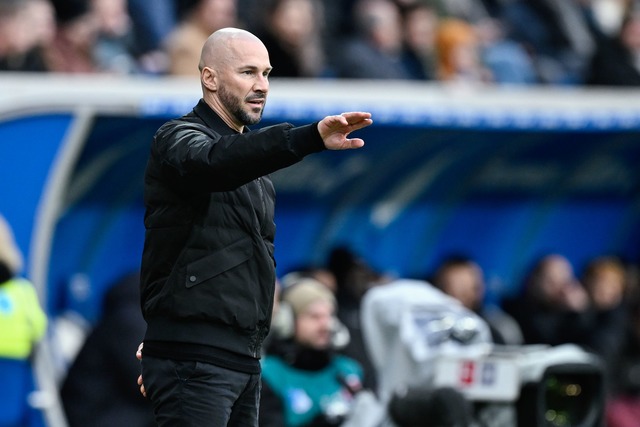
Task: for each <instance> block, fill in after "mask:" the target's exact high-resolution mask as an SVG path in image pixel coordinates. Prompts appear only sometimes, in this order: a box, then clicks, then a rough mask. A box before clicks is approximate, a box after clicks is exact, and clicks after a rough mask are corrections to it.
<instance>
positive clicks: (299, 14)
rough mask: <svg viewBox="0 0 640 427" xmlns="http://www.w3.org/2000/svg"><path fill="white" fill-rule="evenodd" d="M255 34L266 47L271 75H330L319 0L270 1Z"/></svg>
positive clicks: (264, 6)
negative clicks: (271, 66)
mask: <svg viewBox="0 0 640 427" xmlns="http://www.w3.org/2000/svg"><path fill="white" fill-rule="evenodd" d="M263 10H264V13H263V19H262V21H261V23H260V25H259V28H257V29H256V31H255V32H256V33H257V34H258V36H259V37H260V39H261V40H262V41H263V42H264V44H265V46H267V49H268V50H269V59H270V61H271V65H273V71H272V72H271V76H273V77H330V76H332V72H331V71H330V70H329V68H328V67H327V65H326V60H325V51H324V44H323V36H322V31H323V28H322V26H321V25H322V23H323V22H324V18H323V9H322V3H320V2H319V1H318V0H269V1H268V2H266V3H264V5H263Z"/></svg>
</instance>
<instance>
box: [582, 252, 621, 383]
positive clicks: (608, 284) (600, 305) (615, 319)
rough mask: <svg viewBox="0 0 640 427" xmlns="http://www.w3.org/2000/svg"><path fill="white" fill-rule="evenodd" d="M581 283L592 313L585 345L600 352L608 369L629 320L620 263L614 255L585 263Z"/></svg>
mask: <svg viewBox="0 0 640 427" xmlns="http://www.w3.org/2000/svg"><path fill="white" fill-rule="evenodd" d="M582 283H583V285H584V287H585V289H586V291H587V295H588V296H589V302H590V309H591V311H592V315H593V320H592V322H593V326H592V328H591V331H590V333H589V335H588V341H587V342H586V345H587V346H588V347H589V348H590V349H591V350H592V351H594V352H595V353H597V354H599V355H600V356H602V358H603V360H604V362H605V367H606V368H607V369H608V371H609V373H611V372H612V371H613V368H614V366H615V364H616V363H617V360H618V357H619V355H620V352H621V349H622V346H623V345H624V340H625V338H626V327H627V325H628V323H629V318H628V307H627V304H626V303H625V302H624V296H625V293H626V271H625V268H624V265H623V264H622V262H620V261H619V260H618V259H617V258H615V257H599V258H595V259H593V260H591V261H590V262H589V263H588V264H587V266H586V267H585V270H584V274H583V277H582Z"/></svg>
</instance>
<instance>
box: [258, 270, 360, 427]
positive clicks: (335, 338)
mask: <svg viewBox="0 0 640 427" xmlns="http://www.w3.org/2000/svg"><path fill="white" fill-rule="evenodd" d="M281 292H282V294H281V295H282V298H281V301H280V304H279V308H278V310H277V312H276V314H275V316H274V319H273V323H272V333H271V334H272V339H271V342H270V345H269V347H268V348H267V350H266V355H265V356H264V358H263V359H262V377H263V383H262V398H261V404H260V426H261V427H272V426H273V427H276V426H277V427H283V426H284V427H303V426H304V427H312V426H313V427H321V426H338V425H340V424H342V423H343V422H344V420H345V419H346V418H347V417H348V414H349V411H350V408H351V405H352V403H353V401H354V396H355V394H356V393H357V392H358V391H360V390H361V389H362V375H363V374H362V367H361V366H360V364H359V363H358V362H357V361H355V360H354V359H351V358H349V357H346V356H343V355H340V354H337V353H336V350H337V349H339V348H340V347H343V346H344V345H346V343H347V342H348V340H349V333H348V331H347V329H346V328H345V327H344V325H341V324H340V322H339V321H338V319H337V317H336V313H335V311H336V307H337V306H336V299H335V297H334V295H333V293H332V292H331V290H329V289H328V288H327V287H326V286H325V285H323V284H322V283H320V282H319V281H317V280H315V279H312V278H301V279H300V280H299V281H297V282H294V283H292V284H290V285H289V286H287V287H285V288H284V289H282V291H281Z"/></svg>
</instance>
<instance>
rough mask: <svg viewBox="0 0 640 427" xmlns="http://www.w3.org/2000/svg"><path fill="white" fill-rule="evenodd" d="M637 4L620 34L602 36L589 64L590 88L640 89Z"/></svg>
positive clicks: (639, 39)
mask: <svg viewBox="0 0 640 427" xmlns="http://www.w3.org/2000/svg"><path fill="white" fill-rule="evenodd" d="M635 3H636V2H633V3H632V4H634V5H633V6H631V7H630V8H629V10H628V12H627V13H626V15H625V18H624V20H623V22H622V25H621V27H620V31H619V32H618V33H617V34H615V35H614V36H607V35H606V34H602V35H600V37H599V39H598V45H597V48H596V51H595V54H594V55H593V58H592V59H591V62H590V64H589V70H588V77H587V84H589V85H594V86H596V85H599V86H640V61H639V60H638V58H639V57H640V5H637V4H635Z"/></svg>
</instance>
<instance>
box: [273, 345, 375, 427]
mask: <svg viewBox="0 0 640 427" xmlns="http://www.w3.org/2000/svg"><path fill="white" fill-rule="evenodd" d="M262 379H263V381H264V382H265V383H266V384H267V385H268V387H269V388H270V389H271V390H272V391H273V392H274V393H275V394H276V395H277V396H278V398H279V400H280V403H281V404H282V405H281V407H282V409H284V423H285V427H302V426H305V425H308V424H309V423H311V422H312V421H313V420H314V419H315V418H316V417H318V416H321V415H324V416H326V417H327V418H331V417H332V416H335V417H340V416H343V415H345V413H346V412H348V411H349V409H350V406H351V403H352V400H353V394H352V391H350V390H349V389H348V387H347V386H346V384H347V383H350V382H352V380H356V382H357V383H359V384H360V383H361V382H362V368H361V367H360V364H359V363H358V362H356V361H355V360H353V359H350V358H348V357H345V356H342V355H335V356H334V357H333V358H332V360H331V363H329V365H327V366H326V367H325V368H323V369H321V370H318V371H308V370H303V369H297V368H295V367H293V366H291V365H289V364H288V363H287V362H285V361H284V360H283V359H282V358H281V357H279V356H275V355H274V356H266V357H265V358H263V359H262ZM261 410H271V409H270V408H262V405H261Z"/></svg>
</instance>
